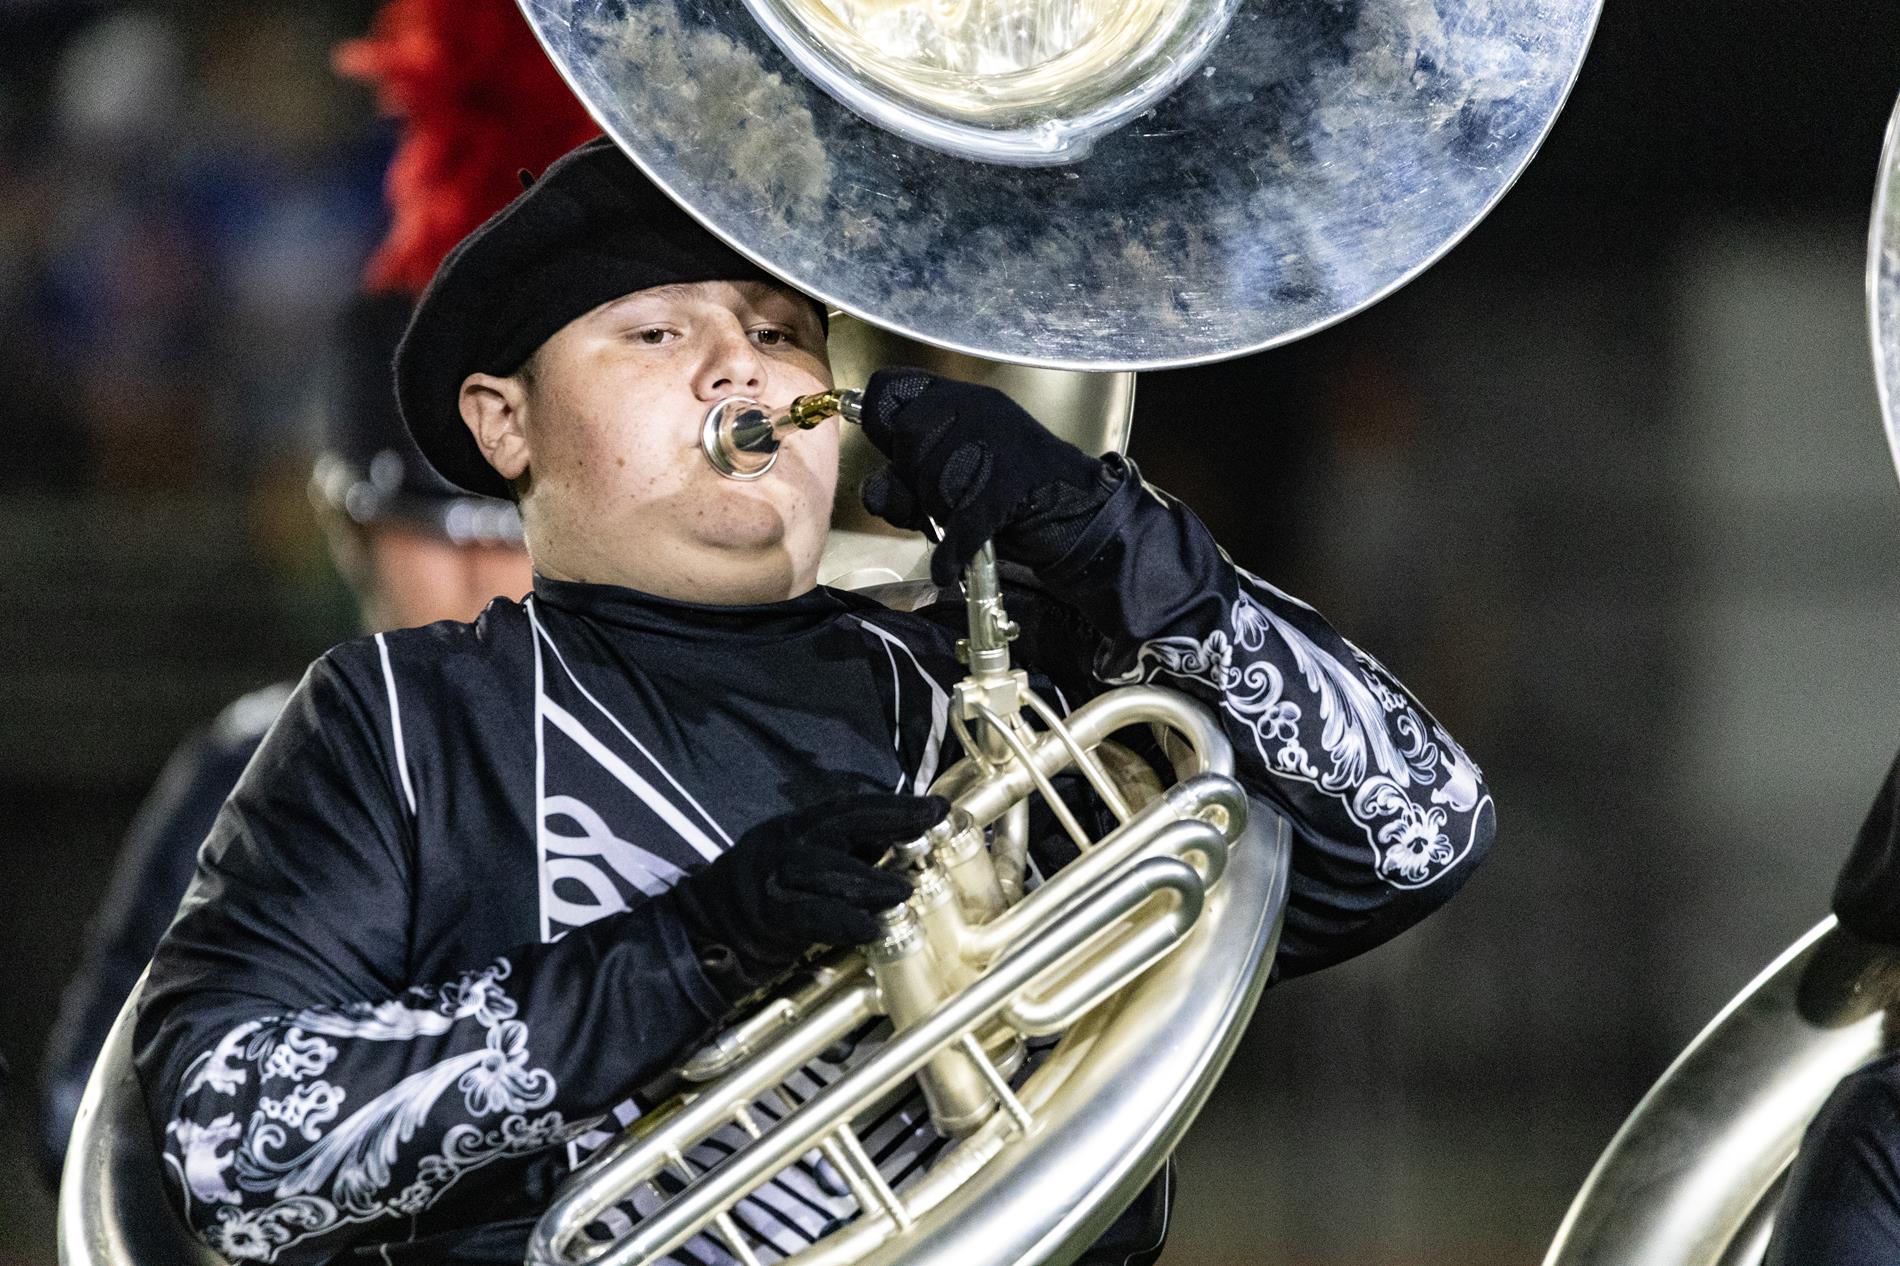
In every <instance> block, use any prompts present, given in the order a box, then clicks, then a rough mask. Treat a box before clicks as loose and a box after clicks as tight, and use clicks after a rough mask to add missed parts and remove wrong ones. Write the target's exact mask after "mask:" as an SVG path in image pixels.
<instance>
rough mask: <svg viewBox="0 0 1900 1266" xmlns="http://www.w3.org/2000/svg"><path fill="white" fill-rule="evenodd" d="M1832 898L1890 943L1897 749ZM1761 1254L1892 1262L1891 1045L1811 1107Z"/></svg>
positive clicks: (1899, 1077)
mask: <svg viewBox="0 0 1900 1266" xmlns="http://www.w3.org/2000/svg"><path fill="white" fill-rule="evenodd" d="M1833 905H1834V914H1835V916H1836V917H1837V918H1838V919H1840V921H1841V926H1842V927H1844V928H1846V929H1847V931H1849V932H1851V933H1853V934H1854V935H1855V936H1857V937H1859V938H1860V939H1861V940H1863V941H1868V942H1871V943H1872V944H1875V945H1881V946H1886V947H1888V948H1889V949H1891V950H1895V951H1900V757H1895V759H1894V763H1893V766H1892V767H1891V768H1890V769H1888V771H1887V779H1886V781H1885V782H1884V783H1882V784H1881V787H1880V792H1879V794H1878V795H1876V796H1875V797H1874V803H1873V807H1872V808H1871V809H1870V810H1868V813H1867V820H1866V822H1865V823H1863V824H1862V826H1861V828H1860V835H1859V837H1858V838H1857V839H1856V840H1855V841H1854V848H1853V851H1852V852H1851V853H1849V854H1848V858H1847V863H1846V864H1845V865H1844V866H1843V867H1842V868H1841V874H1840V878H1839V879H1838V880H1837V881H1836V882H1835V885H1834V902H1833ZM1890 1036H1891V1035H1890ZM1764 1260H1765V1266H1893V1263H1895V1262H1900V1051H1894V1052H1892V1053H1890V1054H1887V1055H1882V1056H1881V1057H1880V1058H1879V1059H1876V1060H1874V1061H1873V1062H1872V1063H1870V1064H1868V1065H1866V1066H1865V1067H1863V1068H1861V1069H1859V1070H1857V1071H1856V1072H1854V1073H1851V1074H1850V1075H1848V1076H1846V1077H1844V1078H1842V1079H1841V1082H1840V1084H1839V1085H1838V1086H1836V1087H1835V1088H1834V1093H1833V1094H1831V1095H1829V1096H1828V1100H1827V1102H1826V1103H1824V1104H1822V1105H1821V1110H1820V1112H1818V1113H1817V1114H1816V1115H1815V1118H1814V1120H1813V1122H1812V1123H1811V1124H1810V1125H1809V1126H1808V1130H1807V1133H1806V1134H1805V1135H1804V1136H1803V1137H1802V1140H1801V1150H1800V1151H1799V1152H1798V1153H1797V1154H1796V1156H1795V1159H1794V1166H1793V1168H1792V1169H1790V1171H1789V1174H1788V1188H1787V1195H1786V1196H1784V1197H1783V1199H1782V1202H1781V1208H1780V1210H1779V1212H1777V1214H1776V1215H1775V1229H1774V1234H1773V1237H1772V1238H1771V1239H1770V1241H1769V1245H1768V1254H1767V1257H1766V1258H1765V1259H1764Z"/></svg>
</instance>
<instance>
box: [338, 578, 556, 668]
mask: <svg viewBox="0 0 1900 1266" xmlns="http://www.w3.org/2000/svg"><path fill="white" fill-rule="evenodd" d="M532 636H533V633H532V629H531V627H530V625H529V623H528V617H527V614H526V612H525V611H524V609H523V607H522V604H521V603H519V602H516V601H513V600H512V599H507V598H496V599H495V600H494V601H492V602H490V603H489V604H488V606H487V607H485V608H483V610H482V612H481V614H480V615H478V616H476V617H475V619H474V620H472V621H462V620H438V621H436V622H435V623H433V624H423V625H418V626H416V627H414V628H406V629H390V630H388V631H386V632H382V633H371V634H368V635H366V636H363V637H359V638H355V639H352V640H351V641H348V642H344V643H343V644H341V645H339V646H337V647H335V648H333V649H332V650H331V651H329V652H328V654H326V655H325V656H324V659H326V660H329V661H330V662H331V663H332V664H333V666H334V667H336V668H337V669H338V670H340V671H342V672H343V673H344V675H345V676H348V677H357V676H362V675H368V676H371V677H375V678H378V679H381V678H383V677H385V676H388V677H393V678H394V679H395V680H396V681H397V682H398V683H401V682H404V681H417V680H423V679H436V680H441V681H444V682H446V683H452V682H456V681H464V682H468V683H470V684H473V683H475V682H477V681H481V680H483V679H487V678H489V677H491V676H492V675H493V674H494V673H496V672H512V671H513V670H514V669H515V668H516V667H517V666H518V664H519V662H520V661H521V659H522V657H524V656H531V655H532V643H531V641H530V639H531V638H532Z"/></svg>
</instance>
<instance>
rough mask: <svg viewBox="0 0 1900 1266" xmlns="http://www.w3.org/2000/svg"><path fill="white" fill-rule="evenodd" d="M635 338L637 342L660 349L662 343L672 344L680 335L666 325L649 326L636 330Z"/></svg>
mask: <svg viewBox="0 0 1900 1266" xmlns="http://www.w3.org/2000/svg"><path fill="white" fill-rule="evenodd" d="M633 337H634V340H635V341H636V342H640V343H645V344H646V345H647V346H648V347H658V346H660V345H661V344H662V343H670V342H672V341H673V340H674V339H676V338H678V337H679V334H678V332H677V331H675V330H670V329H668V328H667V327H666V326H664V325H649V326H645V327H643V328H641V329H638V330H635V331H634V332H633Z"/></svg>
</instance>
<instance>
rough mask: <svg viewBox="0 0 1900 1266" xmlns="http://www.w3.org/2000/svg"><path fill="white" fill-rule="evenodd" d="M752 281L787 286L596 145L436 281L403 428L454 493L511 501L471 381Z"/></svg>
mask: <svg viewBox="0 0 1900 1266" xmlns="http://www.w3.org/2000/svg"><path fill="white" fill-rule="evenodd" d="M747 280H759V281H776V280H777V278H775V277H773V276H772V275H771V274H770V273H768V272H766V271H765V270H764V269H762V268H760V267H759V266H758V265H757V264H754V263H752V262H751V261H750V260H748V259H746V258H745V257H744V256H742V255H740V254H739V253H738V252H736V251H734V250H733V249H732V248H731V247H729V246H727V245H726V244H725V243H724V242H721V241H720V240H719V239H718V238H716V237H714V236H713V235H712V234H711V233H709V232H707V231H706V230H705V229H704V228H702V227H700V225H699V224H698V222H696V221H695V220H694V219H693V218H692V217H691V216H689V215H687V214H686V212H685V211H683V210H681V209H680V208H679V206H678V205H677V204H676V203H674V201H673V200H672V199H671V198H669V197H667V195H666V194H664V193H662V192H661V191H660V190H659V189H657V188H655V187H654V185H653V184H652V183H651V182H650V181H648V180H647V178H646V177H645V176H644V175H642V174H641V172H640V169H639V168H637V167H635V166H634V164H633V161H632V160H631V159H629V158H628V157H627V156H626V155H625V154H623V153H621V151H620V150H619V149H618V148H617V147H616V146H615V145H614V143H613V142H612V141H611V140H609V139H607V138H606V137H601V138H599V139H596V140H592V141H589V142H587V143H586V144H584V145H582V146H580V147H579V148H578V149H575V150H572V151H570V152H568V153H567V154H564V155H562V156H561V157H560V158H559V159H558V160H556V161H555V162H554V164H553V165H552V166H550V167H549V168H548V169H547V171H546V172H545V173H544V174H543V175H542V177H541V178H540V179H539V180H537V181H535V182H534V183H533V184H531V185H530V186H529V187H528V188H527V189H526V190H525V191H523V192H522V194H521V195H520V196H519V197H517V198H516V199H515V200H514V201H513V202H511V203H509V204H508V205H507V206H506V207H503V208H502V209H501V210H500V211H498V212H497V213H496V214H495V215H494V216H493V217H492V218H491V219H490V220H489V221H488V222H487V223H486V224H483V225H482V226H481V227H480V228H478V229H476V230H475V231H474V232H473V233H471V234H469V235H468V236H467V237H466V238H464V239H462V242H461V243H460V244H459V245H458V246H456V248H455V249H454V250H452V251H450V252H449V254H448V257H447V258H446V259H444V260H443V261H442V266H441V267H440V268H438V269H437V270H436V274H435V279H434V280H433V281H431V282H430V283H429V288H428V289H427V290H425V291H423V293H422V299H421V301H420V302H418V303H417V304H416V311H415V315H414V317H413V318H412V319H411V320H410V322H409V330H408V332H407V333H406V334H404V335H403V339H402V344H401V346H400V347H398V348H397V349H396V398H397V401H398V403H399V404H400V405H401V408H402V417H403V421H404V422H406V423H407V424H408V427H409V433H410V434H411V435H413V436H414V437H415V441H416V444H417V446H418V447H419V448H420V449H421V450H422V452H423V454H424V455H425V456H427V457H428V459H429V461H430V462H431V463H432V464H433V465H434V466H435V468H436V469H437V470H438V471H440V472H442V474H443V476H444V477H446V478H447V479H448V480H449V481H450V482H452V483H454V484H456V485H458V486H459V487H462V488H466V489H468V490H469V491H470V492H475V493H481V494H483V495H485V496H490V497H510V496H512V495H513V492H512V490H511V489H510V488H509V486H508V482H507V481H506V480H504V479H503V478H502V477H501V476H500V475H498V474H497V473H495V469H494V468H493V467H492V466H490V465H489V464H488V461H487V459H486V458H484V457H483V456H482V452H481V449H480V448H478V447H477V446H476V444H475V438H474V436H472V435H470V434H469V431H468V427H467V426H466V425H464V424H463V422H462V415H461V410H460V405H459V400H458V398H459V396H460V394H461V389H462V380H463V379H465V378H467V377H468V376H469V375H470V374H473V373H487V374H496V375H507V374H512V373H514V372H515V371H516V370H518V369H520V368H521V366H522V365H523V364H525V363H526V362H527V360H528V358H529V357H530V356H532V355H533V354H534V352H535V350H536V349H537V348H539V347H540V346H541V344H543V343H545V342H547V340H548V339H549V338H550V337H552V336H553V335H554V334H555V333H556V332H557V331H558V330H560V328H561V327H562V326H564V325H566V324H567V323H568V322H569V321H572V320H573V319H574V318H576V317H578V316H582V315H585V314H586V313H588V312H591V311H593V310H594V309H595V308H597V307H599V306H600V305H601V304H603V303H608V302H611V301H612V300H614V299H618V298H620V297H621V296H622V295H626V294H631V293H633V292H634V291H636V290H646V289H648V288H650V287H653V286H667V285H676V284H680V283H684V282H694V281H747ZM820 317H821V319H822V317H823V309H822V308H821V309H820Z"/></svg>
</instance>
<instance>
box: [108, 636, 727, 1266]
mask: <svg viewBox="0 0 1900 1266" xmlns="http://www.w3.org/2000/svg"><path fill="white" fill-rule="evenodd" d="M389 719H390V718H389V715H388V714H387V713H382V714H380V715H379V713H378V711H377V708H376V700H375V695H374V692H373V691H372V690H370V689H368V688H367V687H366V686H365V685H364V684H363V683H361V682H353V681H352V680H350V679H349V677H348V675H347V674H346V673H344V672H342V671H340V670H339V669H338V668H337V667H336V665H335V664H333V663H331V662H329V661H328V660H326V661H319V663H318V664H317V666H316V667H314V668H313V669H312V670H311V673H310V674H309V675H308V676H307V677H306V678H305V680H304V682H303V684H302V685H301V686H300V687H299V688H298V690H297V692H296V694H295V696H294V697H293V698H292V700H291V702H290V704H289V705H288V706H287V708H286V709H285V712H284V715H283V717H282V718H281V719H280V720H279V722H278V723H277V725H276V726H275V727H274V728H273V730H272V732H271V733H270V735H269V736H268V737H267V738H266V740H265V742H264V745H263V747H262V748H261V749H260V750H259V752H258V755H257V757H256V759H255V760H254V761H253V762H252V764H251V766H250V768H249V770H248V771H247V772H246V774H245V777H244V778H243V780H242V781H241V782H240V784H239V786H238V788H237V790H236V791H235V792H234V793H233V795H232V797H231V799H230V801H229V802H228V803H227V804H226V806H225V808H224V810H223V811H222V813H221V814H220V815H219V817H218V820H217V823H216V825H215V826H214V828H213V830H212V833H211V836H210V838H209V839H208V840H207V842H206V845H205V848H204V850H203V854H202V857H201V860H200V864H199V873H198V876H197V878H196V880H195V881H194V884H193V887H192V889H191V892H190V894H189V895H188V896H187V898H186V901H185V904H184V906H183V908H182V909H181V911H180V914H179V917H178V919H177V921H176V922H175V923H174V924H173V926H172V928H171V930H170V931H169V932H168V933H167V935H166V937H165V940H164V941H163V942H162V943H161V945H160V947H159V950H158V953H157V956H156V958H155V960H154V962H153V966H152V972H151V976H150V978H149V980H148V984H147V988H146V992H145V994H144V996H143V1000H142V1005H141V1009H140V1016H139V1024H138V1029H137V1033H136V1043H137V1045H136V1062H137V1067H138V1071H139V1076H140V1079H141V1082H142V1084H143V1086H144V1089H145V1093H146V1100H147V1107H148V1110H149V1113H150V1116H151V1118H152V1121H153V1125H154V1130H155V1133H156V1135H158V1136H159V1138H160V1142H161V1146H162V1148H163V1151H164V1156H165V1160H166V1163H167V1167H168V1169H169V1170H170V1171H171V1175H172V1178H173V1180H174V1184H175V1192H176V1195H177V1196H178V1198H179V1202H180V1207H181V1208H182V1210H183V1212H184V1213H185V1216H186V1218H187V1220H188V1221H189V1222H190V1224H191V1225H192V1226H193V1227H194V1228H195V1229H197V1230H198V1231H199V1233H200V1234H201V1235H202V1236H203V1237H204V1238H205V1239H206V1240H207V1241H208V1242H209V1243H211V1244H212V1246H213V1247H215V1248H216V1249H217V1250H218V1251H220V1252H221V1253H223V1254H224V1255H225V1256H226V1257H229V1258H233V1259H238V1260H271V1261H280V1262H293V1261H294V1262H302V1261H322V1260H327V1259H329V1258H330V1257H332V1256H334V1255H336V1254H338V1253H340V1252H342V1251H344V1250H345V1249H347V1248H349V1247H350V1246H352V1245H355V1244H358V1243H364V1242H377V1241H382V1240H389V1239H404V1238H410V1237H413V1236H417V1235H423V1234H427V1233H429V1232H430V1230H431V1229H432V1228H434V1227H437V1226H442V1225H457V1224H460V1225H467V1224H469V1223H470V1222H472V1221H473V1222H479V1221H483V1220H486V1219H489V1218H492V1217H493V1216H495V1215H497V1214H501V1213H506V1212H508V1211H509V1210H511V1209H514V1208H517V1207H525V1205H524V1202H525V1203H532V1202H533V1201H535V1200H536V1199H537V1198H539V1199H540V1200H542V1201H544V1200H545V1197H546V1187H547V1182H548V1181H549V1180H550V1175H551V1173H552V1172H553V1170H554V1169H555V1168H556V1165H555V1160H554V1158H555V1157H556V1156H557V1155H558V1153H557V1152H555V1151H554V1150H553V1149H552V1145H553V1144H556V1143H559V1142H562V1141H564V1140H566V1139H568V1138H570V1137H572V1136H573V1135H574V1134H575V1133H576V1132H577V1131H578V1130H580V1129H582V1128H585V1127H586V1126H588V1125H589V1124H591V1123H592V1121H593V1119H594V1118H596V1117H597V1116H598V1115H599V1114H600V1113H602V1112H603V1111H605V1110H606V1109H607V1108H608V1107H609V1106H610V1105H612V1104H613V1103H615V1102H617V1101H619V1100H621V1099H622V1098H624V1097H625V1096H626V1095H627V1094H628V1093H630V1091H631V1090H632V1089H633V1088H634V1087H636V1086H637V1085H639V1084H641V1083H642V1082H644V1081H646V1080H648V1079H649V1078H650V1077H651V1076H652V1075H653V1074H655V1073H656V1072H658V1071H659V1070H661V1069H663V1068H665V1067H668V1066H669V1065H670V1064H671V1063H672V1062H673V1061H674V1060H675V1059H676V1058H677V1057H678V1055H679V1054H680V1053H681V1052H682V1051H684V1050H685V1049H687V1048H688V1047H689V1046H690V1045H691V1043H693V1042H694V1041H696V1040H697V1039H698V1038H699V1037H700V1036H701V1035H703V1034H704V1033H705V1032H706V1031H707V1029H708V1028H709V1027H710V1026H711V1025H712V1024H713V1022H715V1021H716V1020H717V1019H718V1018H719V1016H720V1014H721V1013H722V1012H723V1011H724V1003H723V1001H722V999H721V998H720V996H719V995H718V994H717V992H716V991H715V990H714V989H713V988H712V986H711V985H710V984H709V983H708V982H707V980H706V978H705V977H704V975H703V974H702V973H701V972H700V971H699V969H698V965H697V963H696V961H695V959H694V957H693V954H692V951H691V949H690V947H689V946H688V944H687V943H686V939H685V934H684V932H683V930H682V928H681V926H680V924H679V922H678V920H677V918H676V917H675V916H673V915H672V913H671V912H670V909H668V908H667V906H666V904H665V900H664V899H663V898H662V899H659V900H655V901H650V902H645V903H642V904H639V905H636V906H634V907H633V908H632V909H629V910H625V911H623V912H621V913H619V914H615V915H610V916H608V917H606V918H603V919H600V920H598V921H597V922H595V923H592V924H590V925H588V926H586V927H584V928H581V929H578V930H576V931H574V932H572V933H570V934H569V935H567V936H566V937H564V938H562V939H560V940H558V941H556V942H553V943H550V944H543V943H540V942H533V943H528V944H523V945H521V946H519V947H517V948H514V949H511V950H508V951H507V952H504V953H501V954H499V955H497V956H496V957H495V958H494V959H493V960H492V961H490V962H487V963H484V964H471V965H470V969H469V970H467V971H463V972H457V973H456V974H454V976H453V978H451V979H447V980H438V981H433V982H426V983H418V982H416V981H414V980H412V979H411V978H410V973H409V968H408V960H409V956H410V955H411V954H412V953H413V952H414V944H415V931H414V929H415V927H416V921H415V918H414V911H413V910H412V906H413V905H414V903H415V902H416V901H417V900H418V899H419V898H418V895H417V894H418V891H419V889H418V886H417V884H416V883H415V882H414V874H413V869H414V857H415V849H416V844H415V840H414V838H413V834H414V829H415V828H414V819H413V811H412V803H411V801H410V800H409V785H408V782H407V775H406V773H405V771H404V768H403V767H401V766H400V765H399V763H398V762H397V761H395V760H393V759H392V750H393V744H399V743H400V737H399V736H397V735H392V734H389V733H388V722H389ZM471 1210H475V1211H478V1212H479V1214H480V1216H476V1217H471V1216H470V1211H471Z"/></svg>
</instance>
